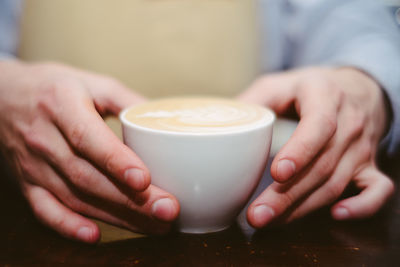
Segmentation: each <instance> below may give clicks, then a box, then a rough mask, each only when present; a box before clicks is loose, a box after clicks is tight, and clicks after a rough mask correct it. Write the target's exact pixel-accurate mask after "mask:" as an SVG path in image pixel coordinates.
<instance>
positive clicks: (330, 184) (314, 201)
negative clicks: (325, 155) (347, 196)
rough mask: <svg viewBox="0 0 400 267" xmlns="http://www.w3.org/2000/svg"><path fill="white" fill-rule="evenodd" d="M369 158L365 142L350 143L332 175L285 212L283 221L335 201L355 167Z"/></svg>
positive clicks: (349, 179) (301, 215)
mask: <svg viewBox="0 0 400 267" xmlns="http://www.w3.org/2000/svg"><path fill="white" fill-rule="evenodd" d="M370 158H371V147H370V145H368V144H367V143H366V142H363V141H358V142H356V143H354V144H352V146H351V147H349V149H348V150H347V151H346V153H345V154H344V155H343V157H341V159H340V162H339V164H338V165H337V167H336V168H335V171H334V173H333V174H332V176H331V177H330V178H329V180H327V182H326V183H324V184H323V185H322V186H321V187H320V188H318V190H316V191H315V192H314V193H312V194H311V195H310V196H309V197H307V198H306V199H305V200H304V201H303V202H302V203H300V204H299V205H298V206H297V207H296V208H295V209H294V210H292V211H290V213H289V214H286V218H285V222H290V221H293V220H295V219H298V218H301V217H303V216H305V215H306V214H308V213H310V212H312V211H314V210H317V209H319V208H321V207H323V206H326V205H329V204H331V203H333V202H334V201H336V200H337V199H338V198H339V197H340V196H341V195H342V193H343V191H344V190H345V188H346V187H347V185H348V184H349V183H350V181H351V179H352V176H353V174H354V173H355V171H356V169H357V168H359V166H361V165H362V164H364V163H365V162H369V161H370Z"/></svg>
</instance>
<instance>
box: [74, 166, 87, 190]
mask: <svg viewBox="0 0 400 267" xmlns="http://www.w3.org/2000/svg"><path fill="white" fill-rule="evenodd" d="M87 177H88V175H87V172H86V170H84V169H82V168H79V167H78V168H74V170H73V172H72V173H71V176H70V180H71V182H72V183H73V184H74V185H75V186H77V187H79V188H80V189H82V188H84V187H88V186H90V185H88V179H87Z"/></svg>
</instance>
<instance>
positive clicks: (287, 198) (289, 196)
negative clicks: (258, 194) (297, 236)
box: [273, 191, 296, 214]
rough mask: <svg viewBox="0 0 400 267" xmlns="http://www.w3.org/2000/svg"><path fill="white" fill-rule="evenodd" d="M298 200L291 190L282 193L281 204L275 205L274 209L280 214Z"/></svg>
mask: <svg viewBox="0 0 400 267" xmlns="http://www.w3.org/2000/svg"><path fill="white" fill-rule="evenodd" d="M295 202H296V198H295V196H294V194H293V193H292V192H290V191H287V192H285V193H284V194H281V197H280V201H279V203H280V204H279V205H278V204H276V205H273V209H274V210H275V211H277V213H278V214H282V213H283V212H284V211H285V210H286V209H287V208H289V207H291V206H292V205H293V204H294V203H295Z"/></svg>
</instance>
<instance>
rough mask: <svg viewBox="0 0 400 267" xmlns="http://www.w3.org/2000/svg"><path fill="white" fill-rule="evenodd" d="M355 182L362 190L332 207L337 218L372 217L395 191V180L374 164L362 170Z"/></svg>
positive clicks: (334, 216)
mask: <svg viewBox="0 0 400 267" xmlns="http://www.w3.org/2000/svg"><path fill="white" fill-rule="evenodd" d="M355 182H356V186H357V187H359V188H361V189H362V191H361V192H360V193H359V194H358V195H356V196H353V197H350V198H347V199H344V200H341V201H339V202H338V203H336V204H335V205H334V206H333V207H332V210H331V213H332V216H333V218H335V219H336V220H348V219H361V218H367V217H371V216H372V215H374V214H375V213H376V212H378V210H379V209H380V208H381V207H382V206H383V205H384V204H385V203H386V201H387V200H388V199H389V198H390V196H392V195H393V193H394V183H393V181H392V180H390V178H388V177H387V176H385V175H384V174H383V173H381V172H380V171H379V170H378V169H376V167H373V166H371V167H368V168H366V169H364V170H362V171H361V172H360V173H359V174H358V175H357V176H356V180H355Z"/></svg>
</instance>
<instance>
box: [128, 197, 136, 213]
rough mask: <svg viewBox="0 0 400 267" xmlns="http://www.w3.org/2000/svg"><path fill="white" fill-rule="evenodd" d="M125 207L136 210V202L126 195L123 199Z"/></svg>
mask: <svg viewBox="0 0 400 267" xmlns="http://www.w3.org/2000/svg"><path fill="white" fill-rule="evenodd" d="M125 207H127V208H128V209H129V210H137V205H136V203H135V202H134V201H133V200H132V199H130V198H129V197H127V198H126V200H125Z"/></svg>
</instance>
